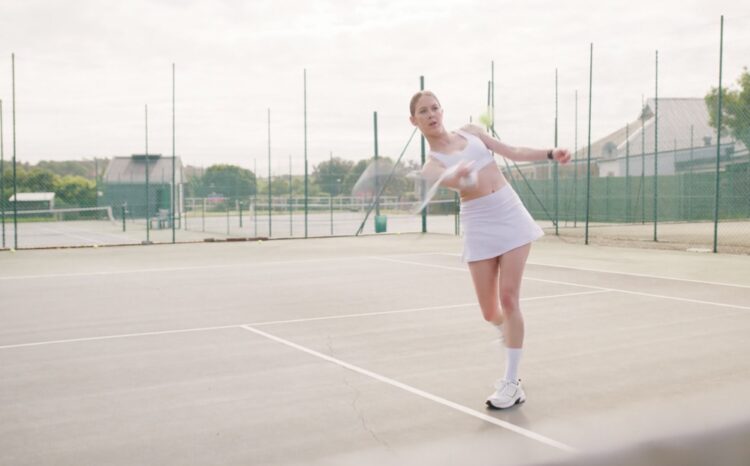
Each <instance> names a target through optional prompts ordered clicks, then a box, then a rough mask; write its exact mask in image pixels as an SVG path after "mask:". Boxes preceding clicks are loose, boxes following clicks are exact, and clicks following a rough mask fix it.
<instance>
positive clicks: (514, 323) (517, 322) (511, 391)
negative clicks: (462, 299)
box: [469, 243, 531, 408]
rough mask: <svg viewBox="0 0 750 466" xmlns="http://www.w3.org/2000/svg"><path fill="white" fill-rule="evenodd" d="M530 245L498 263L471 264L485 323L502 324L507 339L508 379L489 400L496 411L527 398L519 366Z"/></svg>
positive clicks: (500, 383)
mask: <svg viewBox="0 0 750 466" xmlns="http://www.w3.org/2000/svg"><path fill="white" fill-rule="evenodd" d="M530 251H531V243H529V244H526V245H524V246H521V247H519V248H516V249H513V250H511V251H508V252H506V253H505V254H503V255H502V256H500V257H498V258H495V259H487V260H484V261H478V262H472V263H470V264H469V270H470V271H471V277H472V280H473V282H474V288H475V290H476V294H477V299H478V301H479V306H480V307H481V309H482V314H483V316H484V318H485V320H487V321H489V322H491V323H493V324H495V325H498V324H500V323H503V324H504V325H503V334H504V336H505V345H506V347H507V350H506V365H505V375H504V377H503V379H502V380H500V381H498V384H497V385H496V388H497V390H496V391H495V393H493V394H492V395H490V397H489V398H488V399H487V404H488V405H489V406H491V407H495V408H508V407H510V406H513V405H515V404H517V403H523V402H524V401H525V400H526V395H525V393H524V392H523V389H522V388H521V386H520V384H519V379H518V366H519V364H520V361H521V354H522V352H523V350H522V347H523V339H524V322H523V316H522V315H521V306H520V295H521V281H522V279H523V271H524V268H525V266H526V259H527V258H528V257H529V252H530Z"/></svg>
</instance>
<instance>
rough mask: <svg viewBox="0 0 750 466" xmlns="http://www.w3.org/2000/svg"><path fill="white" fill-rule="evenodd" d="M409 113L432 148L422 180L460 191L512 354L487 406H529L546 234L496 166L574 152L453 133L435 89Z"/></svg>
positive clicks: (481, 285)
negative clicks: (537, 251) (522, 367)
mask: <svg viewBox="0 0 750 466" xmlns="http://www.w3.org/2000/svg"><path fill="white" fill-rule="evenodd" d="M409 110H410V111H411V118H410V120H411V122H412V124H413V125H414V126H416V127H417V128H419V130H420V131H421V132H422V134H423V135H424V137H425V139H426V140H427V142H428V144H429V146H430V155H429V160H428V161H427V162H426V163H425V165H424V167H423V169H422V174H423V176H424V177H425V178H427V179H428V180H429V179H431V180H440V183H441V185H442V186H445V187H447V188H450V189H454V190H456V191H458V192H459V195H460V197H461V226H462V229H463V234H464V252H463V259H464V261H465V262H467V263H468V265H469V270H470V272H471V278H472V281H473V282H474V289H475V291H476V295H477V300H478V301H479V307H480V308H481V309H482V315H483V316H484V319H485V320H486V321H487V322H489V323H491V324H492V325H494V326H495V327H496V328H497V329H498V331H499V333H500V338H501V341H502V342H504V345H505V347H506V350H507V351H506V366H505V375H504V376H503V378H501V379H499V380H498V381H497V382H496V384H495V389H496V390H495V392H494V393H493V394H491V395H490V396H489V397H488V398H487V406H489V407H491V408H498V409H502V408H509V407H511V406H513V405H515V404H517V403H523V402H524V401H526V394H525V393H524V391H523V388H522V387H521V382H520V379H519V378H518V366H519V363H520V361H521V354H522V352H523V349H522V348H523V338H524V323H523V316H522V315H521V308H520V304H519V296H520V290H521V279H522V276H523V270H524V266H525V264H526V259H527V257H528V256H529V251H530V250H531V243H532V242H533V241H534V240H536V239H538V238H540V237H541V236H543V235H544V232H543V231H542V229H541V228H539V226H538V225H537V224H536V223H535V222H534V219H532V218H531V215H530V214H529V212H528V211H527V210H526V208H525V207H524V205H523V204H522V203H521V200H520V198H519V197H518V195H517V194H516V193H515V191H513V188H512V187H511V186H510V185H509V184H508V181H507V180H506V179H505V177H504V176H503V174H502V172H501V171H500V169H499V168H498V166H497V164H495V163H494V158H493V156H492V152H495V153H497V154H500V155H502V156H503V157H506V158H508V159H510V160H514V161H521V162H531V161H539V160H547V159H550V160H555V161H557V162H559V163H567V162H568V161H569V160H570V153H569V152H568V150H567V149H560V148H554V149H528V148H523V147H512V146H509V145H507V144H504V143H502V142H500V141H498V140H497V139H495V138H493V137H491V136H490V135H488V134H487V133H486V132H485V131H484V129H482V128H481V127H479V126H476V125H467V126H464V127H463V128H462V129H460V130H458V131H450V132H449V131H446V129H445V127H444V126H443V108H442V107H441V106H440V102H439V101H438V99H437V97H436V96H435V94H433V93H432V92H430V91H420V92H418V93H416V94H415V95H414V96H413V97H412V99H411V102H410V104H409ZM446 175H448V176H446ZM441 178H442V179H441Z"/></svg>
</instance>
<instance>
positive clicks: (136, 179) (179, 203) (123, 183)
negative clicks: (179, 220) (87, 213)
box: [99, 154, 184, 218]
mask: <svg viewBox="0 0 750 466" xmlns="http://www.w3.org/2000/svg"><path fill="white" fill-rule="evenodd" d="M147 162H148V164H147ZM174 165H175V173H174V180H175V186H174V188H175V189H174V191H175V216H176V217H180V213H181V212H183V211H184V181H183V166H182V161H181V160H180V158H179V157H177V158H176V159H175V160H174ZM147 168H148V172H147V171H146V169H147ZM147 175H148V180H147V179H146V178H147ZM147 183H148V184H147ZM147 192H148V197H146V193H147ZM147 199H148V202H146V200H147ZM99 204H100V205H104V206H110V207H112V209H113V212H114V215H115V216H116V217H119V216H120V215H121V213H122V209H123V207H124V208H125V210H126V211H127V213H128V215H129V216H130V217H134V218H145V217H146V212H147V210H146V209H147V206H148V214H149V217H157V216H160V217H165V216H167V215H168V214H169V212H170V211H171V208H172V157H162V156H161V155H159V154H149V155H148V156H146V155H142V154H135V155H131V156H130V157H115V158H113V159H112V161H111V162H110V163H109V165H108V166H107V170H106V171H105V172H104V175H103V177H102V187H101V196H100V198H99Z"/></svg>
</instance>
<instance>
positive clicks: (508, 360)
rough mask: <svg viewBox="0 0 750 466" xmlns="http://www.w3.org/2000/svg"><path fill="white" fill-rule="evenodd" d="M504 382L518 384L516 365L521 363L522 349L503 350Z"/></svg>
mask: <svg viewBox="0 0 750 466" xmlns="http://www.w3.org/2000/svg"><path fill="white" fill-rule="evenodd" d="M505 349H506V352H505V377H504V378H505V380H507V381H509V382H518V365H519V363H520V362H521V354H522V353H523V348H505Z"/></svg>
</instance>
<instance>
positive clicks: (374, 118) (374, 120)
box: [372, 112, 380, 223]
mask: <svg viewBox="0 0 750 466" xmlns="http://www.w3.org/2000/svg"><path fill="white" fill-rule="evenodd" d="M372 125H373V131H374V134H375V192H376V193H378V192H380V187H379V186H378V184H379V181H378V112H372ZM379 216H380V199H379V198H378V199H375V218H377V217H379ZM376 223H377V221H376Z"/></svg>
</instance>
